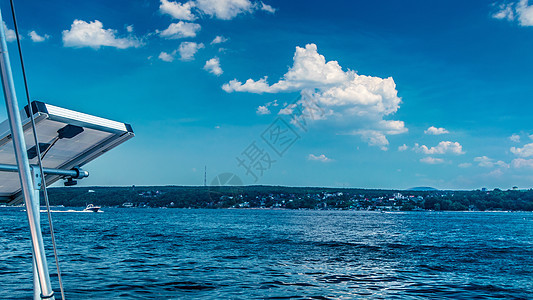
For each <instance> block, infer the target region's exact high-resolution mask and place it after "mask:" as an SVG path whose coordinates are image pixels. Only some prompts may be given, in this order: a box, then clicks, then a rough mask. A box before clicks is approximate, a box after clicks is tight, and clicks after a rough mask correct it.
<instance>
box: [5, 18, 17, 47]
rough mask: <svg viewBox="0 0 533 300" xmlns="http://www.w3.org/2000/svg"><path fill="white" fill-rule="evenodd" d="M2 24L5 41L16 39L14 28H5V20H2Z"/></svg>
mask: <svg viewBox="0 0 533 300" xmlns="http://www.w3.org/2000/svg"><path fill="white" fill-rule="evenodd" d="M2 22H3V23H4V24H3V25H4V32H5V34H6V41H8V42H13V41H16V40H17V34H16V33H15V30H13V29H9V28H7V25H6V22H4V21H2Z"/></svg>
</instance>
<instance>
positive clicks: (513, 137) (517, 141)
mask: <svg viewBox="0 0 533 300" xmlns="http://www.w3.org/2000/svg"><path fill="white" fill-rule="evenodd" d="M509 140H511V141H513V142H515V143H520V136H519V135H518V134H513V135H511V136H510V137H509Z"/></svg>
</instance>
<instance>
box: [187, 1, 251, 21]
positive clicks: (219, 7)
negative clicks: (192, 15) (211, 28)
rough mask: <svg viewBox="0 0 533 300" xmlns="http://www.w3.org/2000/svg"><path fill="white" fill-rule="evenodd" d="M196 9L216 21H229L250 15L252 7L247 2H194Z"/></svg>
mask: <svg viewBox="0 0 533 300" xmlns="http://www.w3.org/2000/svg"><path fill="white" fill-rule="evenodd" d="M196 7H198V9H199V10H200V11H201V12H202V13H204V14H206V15H208V16H210V17H212V18H216V19H221V20H231V19H233V18H235V17H236V16H237V15H239V14H242V13H250V12H252V11H253V10H254V5H253V4H252V2H250V1H249V0H196Z"/></svg>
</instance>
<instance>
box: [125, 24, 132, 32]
mask: <svg viewBox="0 0 533 300" xmlns="http://www.w3.org/2000/svg"><path fill="white" fill-rule="evenodd" d="M126 31H127V32H129V33H132V32H133V25H128V26H126Z"/></svg>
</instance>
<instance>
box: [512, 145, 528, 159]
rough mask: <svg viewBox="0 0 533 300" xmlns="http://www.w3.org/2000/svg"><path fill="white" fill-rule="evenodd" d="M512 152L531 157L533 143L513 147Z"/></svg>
mask: <svg viewBox="0 0 533 300" xmlns="http://www.w3.org/2000/svg"><path fill="white" fill-rule="evenodd" d="M511 152H512V153H513V154H514V155H516V156H519V157H530V156H533V143H530V144H526V145H524V147H522V148H518V147H511Z"/></svg>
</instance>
